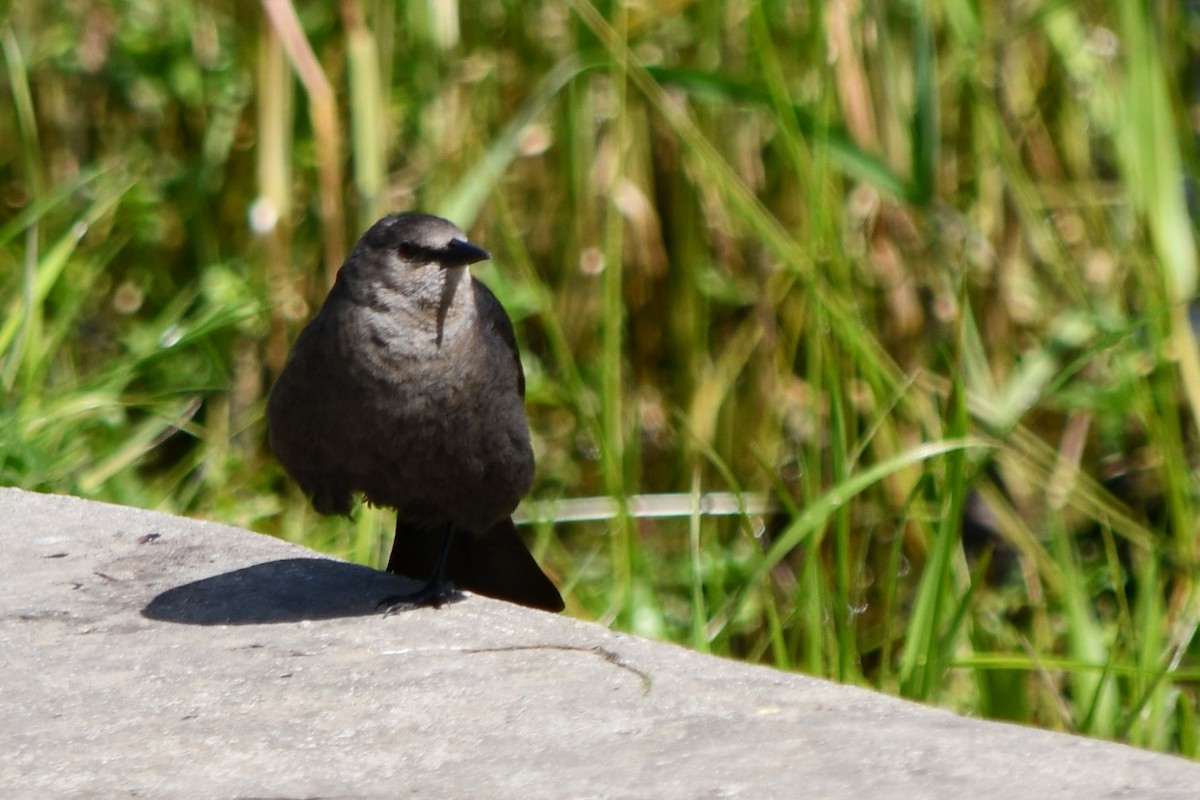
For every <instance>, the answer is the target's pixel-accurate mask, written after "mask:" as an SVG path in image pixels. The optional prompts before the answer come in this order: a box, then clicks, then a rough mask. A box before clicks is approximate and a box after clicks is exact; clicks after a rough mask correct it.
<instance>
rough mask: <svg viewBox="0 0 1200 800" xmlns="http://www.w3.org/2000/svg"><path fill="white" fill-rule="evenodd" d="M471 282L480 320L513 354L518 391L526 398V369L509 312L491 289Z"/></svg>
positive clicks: (477, 280)
mask: <svg viewBox="0 0 1200 800" xmlns="http://www.w3.org/2000/svg"><path fill="white" fill-rule="evenodd" d="M471 282H472V283H473V284H474V288H475V303H476V306H477V307H478V311H479V318H480V319H481V320H486V321H487V324H488V327H489V329H491V330H493V331H495V332H496V334H497V335H498V336H499V337H500V338H501V339H503V340H504V343H505V344H507V345H508V349H509V352H511V353H512V359H513V365H514V366H516V368H517V390H518V391H520V393H521V397H522V398H524V397H525V369H524V368H523V367H522V366H521V353H520V351H519V350H518V349H517V335H516V333H514V332H513V325H512V320H510V319H509V318H508V312H507V311H505V310H504V306H502V305H501V304H500V301H499V300H497V299H496V295H494V294H492V290H491V289H489V288H487V287H486V286H484V285H483V284H482V283H480V282H479V279H477V278H471Z"/></svg>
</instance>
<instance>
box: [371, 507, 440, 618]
mask: <svg viewBox="0 0 1200 800" xmlns="http://www.w3.org/2000/svg"><path fill="white" fill-rule="evenodd" d="M453 543H454V524H453V523H451V522H447V523H446V532H445V534H443V536H442V549H441V550H439V551H438V556H437V562H436V563H435V564H434V565H433V575H432V576H431V577H430V578H429V581H428V582H427V583H426V584H425V585H424V586H422V587H421V588H420V589H418V590H417V591H415V592H411V593H409V594H394V595H389V596H388V597H385V598H383V599H382V600H380V601H379V605H378V606H377V607H378V608H382V609H383V615H384V616H385V617H386V616H388V615H390V614H394V613H395V612H397V611H404V610H406V609H410V608H419V607H420V606H433V607H434V608H440V607H441V605H442V603H445V602H446V601H447V600H450V599H451V598H453V597H455V596H457V595H458V590H457V589H455V588H454V584H452V583H450V582H449V581H447V580H446V576H445V573H446V558H447V556H449V555H450V545H452V544H453Z"/></svg>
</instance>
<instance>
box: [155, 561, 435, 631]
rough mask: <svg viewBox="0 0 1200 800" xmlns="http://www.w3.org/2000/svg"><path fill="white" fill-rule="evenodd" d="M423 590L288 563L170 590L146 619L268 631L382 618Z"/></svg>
mask: <svg viewBox="0 0 1200 800" xmlns="http://www.w3.org/2000/svg"><path fill="white" fill-rule="evenodd" d="M419 587H420V584H419V583H417V582H415V581H411V580H408V579H407V578H401V577H399V576H396V575H392V574H390V573H387V572H379V571H377V570H373V569H369V568H367V567H363V566H359V565H358V564H347V563H345V562H342V561H332V560H329V559H324V558H285V559H283V560H280V561H268V562H266V563H263V564H255V565H254V566H252V567H245V568H243V569H239V570H234V571H233V572H226V573H224V574H222V575H214V576H213V577H211V578H205V579H204V580H199V581H193V582H192V583H186V584H184V585H183V586H176V587H175V588H174V589H168V590H167V591H165V592H163V593H162V594H160V595H158V596H157V597H155V598H154V599H153V600H151V601H150V602H149V603H148V604H147V605H146V607H145V608H143V609H142V616H144V617H147V618H149V619H155V620H162V621H164V622H179V623H183V624H186V625H263V624H268V623H274V622H299V621H301V620H306V619H333V618H336V617H361V616H368V615H372V614H380V613H382V612H381V611H380V610H379V607H378V606H379V601H380V600H382V599H383V598H384V597H387V596H389V595H396V594H404V593H407V592H412V591H414V590H415V589H417V588H419Z"/></svg>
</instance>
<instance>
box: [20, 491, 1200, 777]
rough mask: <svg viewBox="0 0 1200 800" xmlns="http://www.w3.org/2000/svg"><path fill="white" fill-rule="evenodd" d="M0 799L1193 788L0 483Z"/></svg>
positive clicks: (1047, 737) (155, 518) (1011, 735)
mask: <svg viewBox="0 0 1200 800" xmlns="http://www.w3.org/2000/svg"><path fill="white" fill-rule="evenodd" d="M0 520H2V521H0V547H2V548H3V553H4V559H3V562H2V566H0V597H2V598H3V600H2V602H0V612H2V618H0V664H2V666H3V675H4V677H5V683H4V687H5V688H4V691H3V692H2V693H0V719H2V720H3V724H2V726H0V753H2V754H3V758H0V796H3V797H6V798H10V797H115V796H136V797H156V798H161V797H188V798H194V797H273V798H284V797H296V798H300V797H346V798H349V797H363V798H366V797H379V798H394V797H445V798H455V797H464V798H465V797H495V798H508V797H511V798H528V797H646V798H666V797H680V798H683V797H687V798H700V797H714V798H715V797H748V798H756V800H757V799H758V798H771V797H780V798H791V797H810V798H853V799H854V800H864V799H865V798H904V799H905V800H912V798H926V797H928V798H947V797H966V796H970V797H972V798H974V799H975V800H982V799H983V798H1005V800H1011V799H1012V798H1050V797H1079V798H1105V797H1112V798H1115V797H1137V798H1150V797H1153V798H1193V797H1196V796H1197V793H1198V792H1200V789H1198V788H1197V787H1200V765H1197V764H1194V763H1192V762H1189V761H1185V760H1183V759H1178V758H1172V757H1168V756H1160V755H1155V754H1151V753H1147V752H1143V751H1140V750H1135V749H1133V748H1129V747H1122V746H1119V745H1114V744H1107V743H1103V742H1097V741H1092V740H1088V739H1081V738H1077V737H1071V736H1065V735H1061V734H1054V733H1048V732H1044V731H1038V730H1032V729H1027V728H1021V727H1017V726H1011V725H1001V724H995V723H987V722H980V721H977V720H970V719H964V718H961V717H958V716H955V715H953V714H949V713H946V712H942V711H938V710H935V709H930V708H926V707H923V706H920V705H916V704H912V703H907V702H903V701H900V700H895V699H891V698H888V697H885V696H882V695H878V694H875V693H872V692H869V691H865V690H861V689H855V688H850V687H844V686H838V685H836V684H832V683H828V682H825V681H819V680H814V679H811V678H805V677H802V676H798V675H790V674H785V673H781V672H776V671H773V670H770V669H766V668H762V667H754V666H748V665H744V664H738V663H735V662H731V661H726V660H722V659H717V658H710V657H706V656H702V655H698V654H695V653H692V652H690V651H687V650H684V649H682V648H679V647H674V646H671V645H665V644H658V643H654V642H648V641H644V640H641V639H637V638H634V637H631V636H625V635H621V634H615V633H612V632H610V631H608V630H606V629H604V628H602V627H600V626H598V625H593V624H588V623H583V622H578V621H575V620H572V619H569V618H566V617H562V616H555V615H550V614H544V613H541V612H537V611H530V610H527V609H523V608H519V607H517V606H512V605H508V604H504V603H500V602H496V601H492V600H486V599H482V598H477V597H469V598H467V599H466V600H464V601H462V602H459V603H455V604H453V605H450V606H446V607H443V608H442V609H439V610H428V609H422V610H418V611H413V612H408V613H403V614H398V615H395V616H392V617H388V618H386V619H385V618H383V617H381V616H379V615H378V614H376V613H375V609H374V606H375V603H376V601H377V600H378V599H379V598H380V597H382V596H384V595H386V594H390V593H394V592H396V591H398V590H404V589H405V588H407V584H406V582H404V581H402V580H401V579H399V578H395V577H393V576H389V575H386V574H383V573H379V572H375V571H373V570H370V569H366V568H364V567H359V566H354V565H351V564H346V563H343V562H340V561H335V560H332V559H328V558H323V557H321V556H319V555H316V554H314V553H312V552H310V551H307V550H304V549H302V548H299V547H296V546H293V545H290V544H287V543H285V542H281V541H278V540H275V539H271V538H269V537H266V536H260V535H257V534H253V533H248V532H246V531H243V530H239V529H236V528H229V527H225V526H221V525H215V524H212V523H206V522H197V521H194V520H188V519H180V518H178V517H171V516H168V515H164V514H157V513H152V512H147V511H141V510H137V509H132V508H123V507H119V506H110V505H103V504H100V503H94V502H88V501H83V500H79V499H75V498H71V497H57V496H49V495H38V494H31V493H28V492H22V491H18V490H13V489H0Z"/></svg>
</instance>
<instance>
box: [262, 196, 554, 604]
mask: <svg viewBox="0 0 1200 800" xmlns="http://www.w3.org/2000/svg"><path fill="white" fill-rule="evenodd" d="M489 258H491V255H490V254H489V253H488V251H487V250H485V249H483V248H482V247H479V246H478V245H476V244H473V243H472V242H470V241H469V240H468V239H467V237H466V235H465V234H464V233H463V231H462V230H461V229H460V228H459V227H458V226H457V225H455V224H454V223H453V222H450V221H449V220H446V219H442V218H441V217H437V216H433V215H430V214H421V213H416V212H404V213H393V214H389V215H388V216H385V217H383V218H382V219H380V220H379V221H378V222H376V223H375V224H374V225H372V226H371V227H370V228H369V229H368V230H367V231H366V232H365V233H364V234H363V235H362V236H361V238H359V240H358V242H357V243H356V244H355V245H354V248H353V249H352V250H351V252H350V255H349V256H348V257H347V258H346V262H345V263H344V264H343V265H342V267H341V268H340V269H339V270H338V273H337V277H336V279H335V281H334V285H333V287H332V288H331V289H330V291H329V294H328V296H327V297H326V299H325V302H324V303H323V305H322V306H321V308H320V310H318V311H317V313H316V314H315V315H314V316H313V317H312V319H311V320H310V321H309V322H308V324H307V325H306V326H305V327H304V328H303V330H301V332H300V334H299V336H298V337H297V338H296V341H295V344H294V345H293V346H292V349H291V352H290V353H289V355H288V358H287V360H286V362H285V364H284V367H283V370H282V371H281V372H280V374H279V376H278V378H277V379H276V381H275V383H274V385H273V386H272V387H271V391H270V395H269V397H268V400H267V427H268V441H269V444H270V447H271V450H272V451H273V452H274V454H275V456H276V458H277V459H278V460H279V462H280V463H281V464H282V466H283V467H284V469H285V471H286V472H287V473H288V474H289V475H290V476H291V477H292V479H293V480H295V481H296V483H297V484H299V486H300V489H301V490H302V491H303V492H304V493H305V495H307V497H308V498H309V500H310V501H311V503H312V506H313V508H314V509H315V510H316V511H318V512H319V513H321V514H327V515H335V514H336V515H347V516H348V515H349V514H350V512H351V510H352V508H353V505H354V497H355V496H356V495H362V497H363V498H364V499H365V501H366V502H368V503H370V504H372V505H376V506H388V507H391V508H394V509H396V535H395V538H394V540H393V544H392V552H391V556H390V558H389V559H388V565H387V569H388V571H389V572H393V573H396V574H399V575H404V576H407V577H410V578H415V579H418V580H422V579H424V580H426V582H425V584H424V585H423V587H422V588H421V589H420V590H419V591H417V592H414V593H411V594H408V595H391V596H388V597H385V598H383V599H382V600H381V601H380V606H381V607H384V608H385V609H386V613H392V612H394V611H398V610H403V609H406V608H410V607H417V606H425V605H432V606H440V605H442V604H443V603H444V602H447V601H448V600H450V599H452V598H454V597H456V596H457V594H458V593H457V590H458V589H467V590H470V591H473V592H477V593H479V594H483V595H487V596H490V597H494V598H499V599H501V600H508V601H511V602H515V603H519V604H521V605H525V606H529V607H532V608H539V609H544V610H547V611H561V610H562V609H563V608H564V604H563V600H562V596H561V595H560V594H559V591H558V589H557V588H556V587H555V585H554V583H553V582H552V581H551V580H550V578H549V577H548V576H547V575H546V574H545V573H544V572H543V571H542V569H541V568H540V567H539V566H538V564H537V562H536V560H535V559H534V558H533V555H532V554H531V553H530V552H529V550H528V548H527V547H526V546H525V543H524V542H523V541H522V540H521V538H520V536H519V535H518V533H517V530H516V527H515V525H514V524H513V520H512V513H513V511H514V509H515V508H516V506H517V504H518V503H519V502H520V500H521V498H522V497H524V496H525V494H526V493H528V491H529V489H530V487H531V486H532V483H533V477H534V457H533V449H532V446H531V443H530V434H529V422H528V419H527V417H526V415H525V405H524V398H525V373H524V370H523V368H522V366H521V358H520V353H519V351H518V349H517V340H516V336H515V334H514V331H513V325H512V321H511V320H510V319H509V317H508V314H507V313H506V312H505V310H504V307H503V306H502V305H501V304H500V301H499V300H498V299H497V298H496V296H495V295H494V294H493V293H492V292H491V291H490V290H489V289H488V288H487V287H486V286H484V285H483V284H482V283H481V282H479V281H478V280H477V279H476V278H474V277H473V276H472V275H471V274H470V269H469V267H470V265H471V264H474V263H477V262H480V261H484V260H487V259H489Z"/></svg>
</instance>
